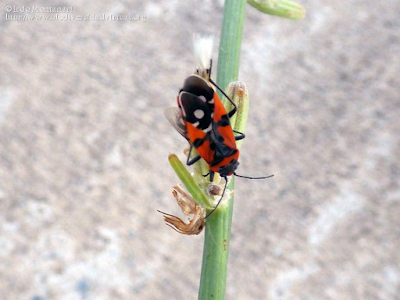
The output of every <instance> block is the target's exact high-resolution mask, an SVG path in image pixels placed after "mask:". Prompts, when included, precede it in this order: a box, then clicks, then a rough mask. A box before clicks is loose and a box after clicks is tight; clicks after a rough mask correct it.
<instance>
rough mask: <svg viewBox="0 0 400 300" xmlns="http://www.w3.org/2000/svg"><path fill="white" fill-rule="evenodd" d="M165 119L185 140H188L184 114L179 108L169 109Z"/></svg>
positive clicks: (165, 112)
mask: <svg viewBox="0 0 400 300" xmlns="http://www.w3.org/2000/svg"><path fill="white" fill-rule="evenodd" d="M164 115H165V117H166V118H167V119H168V121H169V122H170V123H171V125H172V126H174V128H175V129H176V131H178V132H179V133H180V134H181V135H182V136H183V137H184V138H185V139H188V135H187V129H186V125H185V122H184V120H183V119H182V114H181V112H180V109H179V108H178V107H168V108H167V109H166V110H165V111H164Z"/></svg>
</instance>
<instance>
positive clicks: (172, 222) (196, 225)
mask: <svg viewBox="0 0 400 300" xmlns="http://www.w3.org/2000/svg"><path fill="white" fill-rule="evenodd" d="M172 195H173V196H174V197H175V199H176V202H178V205H179V207H180V208H181V210H182V213H183V214H184V215H186V216H188V221H189V223H185V222H184V221H183V220H182V219H180V218H178V217H176V216H173V215H170V214H167V213H165V212H162V211H159V210H157V211H158V212H159V213H162V214H163V217H164V221H165V223H166V224H167V225H168V226H169V227H171V228H172V229H174V230H175V231H177V232H179V233H181V234H186V235H195V234H199V233H200V232H201V231H202V230H203V228H204V226H205V219H204V216H205V213H204V212H205V210H204V208H202V207H201V206H200V205H198V204H197V203H196V202H195V201H194V199H193V198H192V197H191V196H190V195H189V194H188V193H186V192H185V191H184V190H183V189H182V188H181V187H180V186H178V185H174V186H173V190H172ZM191 216H192V218H191Z"/></svg>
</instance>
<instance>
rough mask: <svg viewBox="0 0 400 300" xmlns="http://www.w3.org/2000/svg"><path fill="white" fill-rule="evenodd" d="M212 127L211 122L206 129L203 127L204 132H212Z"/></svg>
mask: <svg viewBox="0 0 400 300" xmlns="http://www.w3.org/2000/svg"><path fill="white" fill-rule="evenodd" d="M211 128H212V124H211V123H210V126H208V127H207V128H206V129H203V132H210V131H211Z"/></svg>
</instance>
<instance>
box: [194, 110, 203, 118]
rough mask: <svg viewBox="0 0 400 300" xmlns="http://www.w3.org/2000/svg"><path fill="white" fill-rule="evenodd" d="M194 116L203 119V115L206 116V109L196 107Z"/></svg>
mask: <svg viewBox="0 0 400 300" xmlns="http://www.w3.org/2000/svg"><path fill="white" fill-rule="evenodd" d="M194 116H195V117H196V118H197V119H199V120H200V119H203V117H204V111H203V110H201V109H196V110H195V111H194Z"/></svg>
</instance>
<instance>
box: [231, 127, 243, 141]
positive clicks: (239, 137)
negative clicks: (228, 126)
mask: <svg viewBox="0 0 400 300" xmlns="http://www.w3.org/2000/svg"><path fill="white" fill-rule="evenodd" d="M233 132H234V133H237V134H238V135H235V141H239V140H243V139H244V138H245V137H246V135H245V134H244V133H243V132H240V131H237V130H234V129H233Z"/></svg>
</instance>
